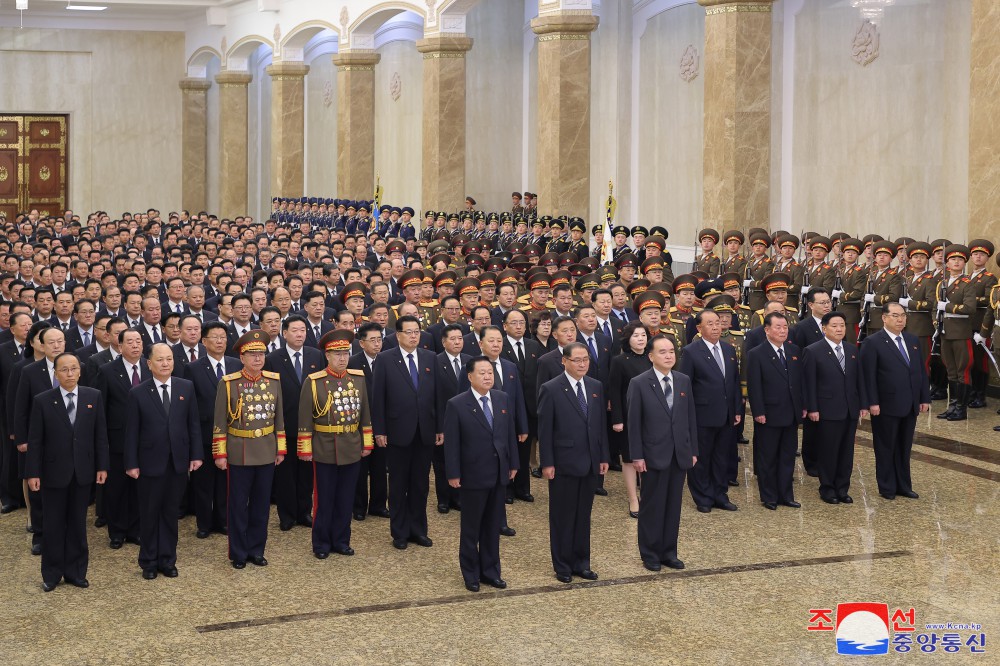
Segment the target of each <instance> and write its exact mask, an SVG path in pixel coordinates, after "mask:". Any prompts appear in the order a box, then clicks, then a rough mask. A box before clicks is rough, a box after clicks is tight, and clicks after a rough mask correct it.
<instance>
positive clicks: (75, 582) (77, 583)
mask: <svg viewBox="0 0 1000 666" xmlns="http://www.w3.org/2000/svg"><path fill="white" fill-rule="evenodd" d="M66 582H67V583H69V584H70V585H72V586H73V587H78V588H80V589H81V590H86V589H87V588H88V587H90V581H89V580H87V579H86V578H67V579H66Z"/></svg>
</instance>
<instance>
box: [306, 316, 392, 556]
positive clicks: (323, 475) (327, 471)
mask: <svg viewBox="0 0 1000 666" xmlns="http://www.w3.org/2000/svg"><path fill="white" fill-rule="evenodd" d="M353 340H354V333H352V332H351V331H345V330H336V331H330V332H329V333H327V334H326V335H324V336H323V337H322V338H321V339H320V341H319V347H320V349H322V350H323V352H324V353H325V354H326V361H327V367H326V369H324V370H320V371H319V372H314V373H311V374H310V375H309V376H308V378H307V379H306V381H304V382H303V383H302V394H301V395H300V396H299V432H298V453H299V458H300V459H301V460H312V462H313V470H314V478H315V485H314V490H313V497H314V500H313V507H314V512H315V515H314V516H313V530H312V547H313V554H314V555H315V556H316V557H317V558H318V559H321V560H325V559H326V558H327V557H328V556H329V555H330V552H331V551H332V552H334V553H337V554H340V555H353V554H354V549H353V548H351V508H352V507H353V506H354V491H355V488H356V486H357V483H358V473H359V471H360V469H361V458H363V457H365V456H367V455H370V454H371V452H372V450H373V449H374V448H375V443H374V438H373V437H372V420H371V413H370V411H369V407H368V391H367V390H366V388H365V373H364V370H349V369H348V368H347V362H348V361H349V360H350V357H351V342H352V341H353Z"/></svg>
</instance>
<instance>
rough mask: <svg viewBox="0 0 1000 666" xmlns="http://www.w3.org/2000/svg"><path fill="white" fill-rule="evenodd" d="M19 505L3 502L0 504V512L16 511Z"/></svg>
mask: <svg viewBox="0 0 1000 666" xmlns="http://www.w3.org/2000/svg"><path fill="white" fill-rule="evenodd" d="M18 508H19V507H17V506H15V505H13V504H4V505H3V506H0V513H11V512H12V511H17V510H18Z"/></svg>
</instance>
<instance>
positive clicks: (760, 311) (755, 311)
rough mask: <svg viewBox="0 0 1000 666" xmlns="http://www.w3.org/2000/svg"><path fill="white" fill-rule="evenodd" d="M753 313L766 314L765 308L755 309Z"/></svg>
mask: <svg viewBox="0 0 1000 666" xmlns="http://www.w3.org/2000/svg"><path fill="white" fill-rule="evenodd" d="M753 313H754V314H759V315H760V316H761V317H763V316H764V308H761V309H760V310H754V312H753Z"/></svg>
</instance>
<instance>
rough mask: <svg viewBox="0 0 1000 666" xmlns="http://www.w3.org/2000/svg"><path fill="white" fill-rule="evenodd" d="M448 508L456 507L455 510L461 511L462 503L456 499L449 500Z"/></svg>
mask: <svg viewBox="0 0 1000 666" xmlns="http://www.w3.org/2000/svg"><path fill="white" fill-rule="evenodd" d="M448 508H449V509H454V510H455V511H461V510H462V503H461V502H458V501H456V500H452V501H451V502H448Z"/></svg>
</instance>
